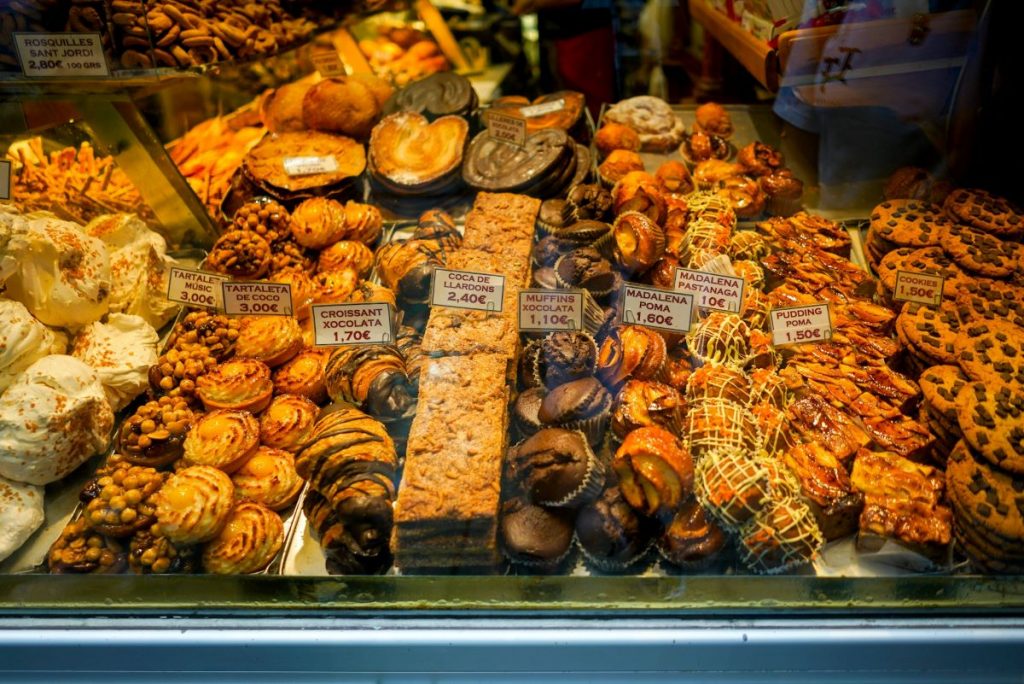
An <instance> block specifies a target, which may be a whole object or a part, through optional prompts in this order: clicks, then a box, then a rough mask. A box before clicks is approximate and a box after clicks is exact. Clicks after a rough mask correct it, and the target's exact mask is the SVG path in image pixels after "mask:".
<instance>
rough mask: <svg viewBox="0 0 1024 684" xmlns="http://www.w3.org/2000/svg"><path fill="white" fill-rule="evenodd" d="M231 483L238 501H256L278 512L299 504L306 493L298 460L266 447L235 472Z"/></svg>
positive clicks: (288, 454) (283, 451)
mask: <svg viewBox="0 0 1024 684" xmlns="http://www.w3.org/2000/svg"><path fill="white" fill-rule="evenodd" d="M231 481H232V482H234V483H235V498H237V499H248V500H249V501H255V502H256V503H261V504H263V505H264V506H266V507H267V508H270V509H271V510H275V511H279V510H281V509H283V508H287V507H289V506H291V505H292V504H293V503H295V500H296V499H298V498H299V491H300V490H301V489H302V478H301V477H299V473H298V472H296V470H295V456H293V455H292V454H290V453H288V452H287V451H285V450H283V449H271V448H270V447H265V446H263V447H260V448H259V449H258V450H257V451H256V455H254V456H253V457H252V458H250V459H249V460H248V461H246V462H245V465H243V466H242V467H241V468H239V469H238V470H237V471H235V473H234V474H233V475H232V476H231Z"/></svg>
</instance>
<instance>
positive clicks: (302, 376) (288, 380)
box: [273, 349, 330, 404]
mask: <svg viewBox="0 0 1024 684" xmlns="http://www.w3.org/2000/svg"><path fill="white" fill-rule="evenodd" d="M329 353H330V352H328V351H326V350H323V349H304V350H302V351H301V352H299V353H298V355H297V356H295V358H293V359H292V360H291V361H289V362H287V363H286V364H284V365H283V366H281V367H280V368H277V369H276V370H275V371H274V376H273V382H274V392H275V393H276V394H298V395H299V396H303V397H306V398H307V399H309V400H310V401H312V402H314V403H317V404H322V403H324V402H325V401H326V400H327V388H326V387H325V386H324V368H325V367H326V366H327V358H328V355H329Z"/></svg>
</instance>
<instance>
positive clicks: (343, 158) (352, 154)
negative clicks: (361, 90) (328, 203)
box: [242, 131, 366, 199]
mask: <svg viewBox="0 0 1024 684" xmlns="http://www.w3.org/2000/svg"><path fill="white" fill-rule="evenodd" d="M287 157H327V158H333V159H334V166H333V168H332V169H331V170H324V171H319V172H317V173H305V174H297V175H293V174H289V173H288V169H287V168H285V165H284V163H283V162H284V159H285V158H287ZM365 169H366V152H365V151H364V150H363V146H362V145H361V144H359V143H358V142H356V141H355V140H353V139H352V138H347V137H345V136H342V135H331V134H330V133H321V132H319V131H299V132H294V133H280V134H277V135H268V136H266V137H264V138H263V139H262V140H260V141H259V142H258V143H256V145H255V146H254V147H253V148H252V149H251V150H249V153H248V154H247V155H245V158H244V159H243V160H242V173H243V175H244V176H245V177H246V178H248V179H251V180H252V181H253V182H254V183H255V184H256V185H257V186H258V187H259V188H260V189H261V190H263V191H264V192H267V193H269V194H272V195H273V196H275V197H277V198H278V199H284V198H292V197H294V196H295V195H296V194H298V193H302V192H308V191H309V190H311V189H317V190H322V189H323V188H325V187H331V186H335V187H337V186H341V185H343V184H344V183H347V182H351V179H352V178H355V177H357V176H359V175H360V174H361V173H362V172H363V171H364V170H365Z"/></svg>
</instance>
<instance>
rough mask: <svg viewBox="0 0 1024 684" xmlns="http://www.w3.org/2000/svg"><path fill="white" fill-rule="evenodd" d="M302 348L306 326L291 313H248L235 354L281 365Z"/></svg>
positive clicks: (271, 364)
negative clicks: (278, 314) (272, 314)
mask: <svg viewBox="0 0 1024 684" xmlns="http://www.w3.org/2000/svg"><path fill="white" fill-rule="evenodd" d="M300 349H302V328H301V327H299V322H298V321H297V320H295V319H294V318H292V317H291V316H246V317H245V318H243V319H242V323H241V326H240V327H239V330H238V341H237V342H236V343H235V354H237V355H238V356H246V357H249V358H250V359H256V360H257V361H262V362H263V363H265V364H267V365H268V366H270V367H271V368H273V367H274V366H280V365H281V364H282V363H284V362H285V361H287V360H288V359H290V358H292V357H293V356H295V355H296V354H298V353H299V350H300Z"/></svg>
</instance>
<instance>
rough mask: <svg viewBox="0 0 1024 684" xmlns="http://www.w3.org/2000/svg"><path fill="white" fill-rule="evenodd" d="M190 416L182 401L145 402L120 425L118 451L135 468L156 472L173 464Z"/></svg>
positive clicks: (167, 399) (188, 426)
mask: <svg viewBox="0 0 1024 684" xmlns="http://www.w3.org/2000/svg"><path fill="white" fill-rule="evenodd" d="M193 420H194V415H193V413H192V410H191V409H190V408H189V405H188V401H186V400H185V399H184V397H160V398H159V399H155V400H153V401H148V402H146V403H145V404H143V405H142V406H140V407H139V408H138V409H136V411H135V413H133V414H132V415H131V416H130V417H129V418H128V419H127V420H125V421H124V423H123V424H122V425H121V432H120V434H119V437H118V449H119V450H120V452H121V455H122V456H124V458H125V459H126V460H127V461H129V462H131V463H134V464H136V465H142V466H151V467H153V468H158V467H160V466H164V465H167V464H168V463H172V462H173V461H176V460H177V459H178V457H180V456H181V453H182V442H184V441H185V435H187V434H188V431H189V428H190V427H191V426H192V421H193Z"/></svg>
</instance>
